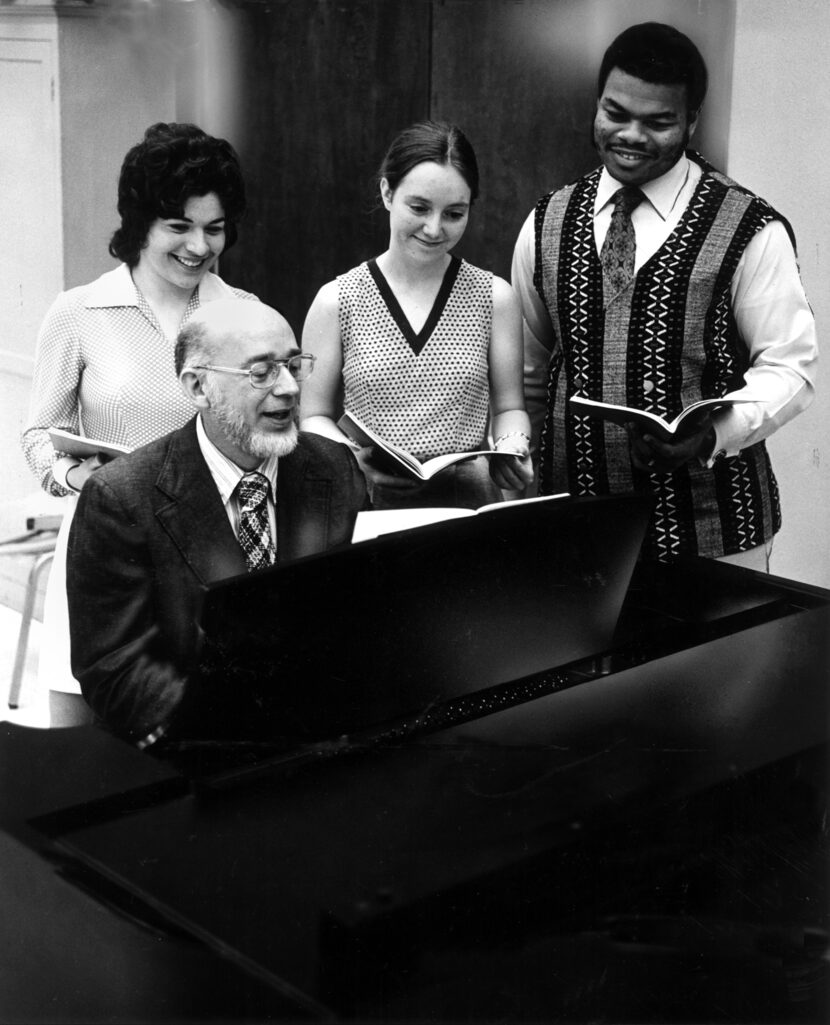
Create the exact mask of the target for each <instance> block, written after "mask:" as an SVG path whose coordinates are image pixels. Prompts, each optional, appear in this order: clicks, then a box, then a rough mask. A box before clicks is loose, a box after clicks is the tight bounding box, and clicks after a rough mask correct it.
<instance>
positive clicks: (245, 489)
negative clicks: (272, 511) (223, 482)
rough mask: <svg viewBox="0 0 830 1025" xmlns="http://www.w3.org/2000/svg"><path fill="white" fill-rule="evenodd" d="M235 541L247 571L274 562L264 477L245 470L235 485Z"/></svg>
mask: <svg viewBox="0 0 830 1025" xmlns="http://www.w3.org/2000/svg"><path fill="white" fill-rule="evenodd" d="M236 491H237V495H238V498H239V543H240V545H242V550H243V551H244V552H245V561H246V563H247V564H248V572H249V573H250V572H251V570H255V569H265V568H267V567H268V566H272V565H273V564H274V560H275V558H276V553H275V551H274V542H273V540H272V538H271V525H270V523H269V522H268V478H267V477H265V476H263V474H261V473H248V474H246V475H245V476H244V477H243V478H242V480H241V481H240V482H239V484H238V485H237V489H236Z"/></svg>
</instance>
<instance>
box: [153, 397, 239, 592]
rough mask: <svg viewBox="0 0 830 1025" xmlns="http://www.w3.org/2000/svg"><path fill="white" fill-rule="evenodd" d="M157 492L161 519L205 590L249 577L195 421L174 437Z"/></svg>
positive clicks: (157, 505)
mask: <svg viewBox="0 0 830 1025" xmlns="http://www.w3.org/2000/svg"><path fill="white" fill-rule="evenodd" d="M156 489H157V493H156V502H157V504H156V519H157V521H158V523H159V525H160V526H161V528H162V530H164V531H166V533H167V534H168V535H169V536H170V538H171V539H172V541H173V543H174V544H175V545H176V547H177V548H178V550H179V551H180V552H181V554H182V558H183V559H184V560H185V562H186V563H187V564H188V565H189V566H190V568H191V569H192V570H193V572H194V573H195V574H196V576H197V577H198V578H199V580H200V582H201V583H202V584H210V583H213V582H214V581H216V580H224V579H225V578H226V577H232V576H238V575H239V574H241V573H245V571H246V570H245V556H244V554H243V552H242V549H241V548H240V546H239V543H238V542H237V540H236V538H235V537H234V535H233V530H232V529H231V525H230V523H229V522H228V516H227V513H226V512H225V509H224V507H223V505H222V500H221V499H220V497H219V492H218V490H217V488H216V484H215V483H214V480H213V477H212V476H211V474H210V470H209V469H208V466H207V463H206V462H205V460H204V457H203V456H202V452H201V450H200V448H199V442H198V439H197V437H196V419H195V417H194V419H193V420H191V421H190V423H188V424H186V425H185V426H184V427H183V428H182V429H181V430H180V431H176V432H175V433H174V434H172V435H171V436H170V445H169V447H168V450H167V455H166V458H165V461H164V463H163V465H162V467H161V470H160V471H159V475H158V478H157V480H156Z"/></svg>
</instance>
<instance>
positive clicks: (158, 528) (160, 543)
mask: <svg viewBox="0 0 830 1025" xmlns="http://www.w3.org/2000/svg"><path fill="white" fill-rule="evenodd" d="M313 364H314V357H313V356H309V355H307V354H303V353H301V352H300V350H299V349H298V347H297V344H296V342H295V339H294V335H293V333H292V331H291V328H290V327H289V325H288V324H287V323H286V321H285V320H284V319H283V318H282V317H281V316H280V315H279V314H278V313H277V312H276V311H275V310H272V309H271V308H270V307H268V306H264V305H262V304H261V303H256V302H250V301H245V300H240V299H228V300H219V301H217V302H213V303H209V304H206V305H205V306H203V307H201V309H199V310H198V311H197V312H196V313H195V314H194V315H193V317H192V318H191V319H190V320H189V321H188V323H187V324H186V325H185V326H184V327H183V328H182V330H181V332H180V334H179V337H178V341H177V344H176V351H175V366H176V372H177V374H178V377H179V383H180V385H181V387H182V389H183V391H184V393H185V395H187V396H188V398H189V399H190V400H191V402H192V403H193V407H194V410H195V413H196V415H195V416H194V417H193V419H192V420H191V421H190V422H189V423H188V424H186V425H185V426H184V427H183V428H181V429H180V430H177V431H173V432H172V433H171V434H168V435H166V436H165V437H163V438H161V439H160V440H158V441H156V442H153V443H152V444H150V445H146V446H144V447H143V448H140V449H137V450H136V451H134V452H132V453H130V454H129V455H125V456H120V457H119V458H118V459H115V460H113V461H112V462H110V463H108V464H107V465H106V466H104V467H102V468H101V469H99V470H97V471H96V472H95V473H94V474H93V475H92V476H91V477H90V478H89V480H88V481H87V482H86V484H85V485H84V488H83V490H82V492H81V496H80V499H79V501H78V509H77V513H76V515H75V520H74V523H73V525H72V532H71V535H70V541H69V561H68V570H69V571H68V575H67V577H68V594H69V614H70V629H71V638H72V668H73V672H74V674H75V676H76V677H77V679H78V680H80V683H81V689H82V691H83V694H84V697H85V699H86V700H87V702H88V703H89V705H90V706H91V707H92V710H93V711H94V712H95V714H96V716H97V718H98V720H100V721H101V722H102V723H103V724H104V725H106V726H107V727H108V728H109V729H111V730H112V731H113V732H115V733H117V734H119V735H120V736H122V737H124V738H126V739H128V740H131V741H133V742H134V743H136V744H138V745H139V746H141V747H146V746H147V745H148V744H151V743H153V742H155V741H156V740H158V739H159V738H160V737H161V736H163V735H168V736H174V737H175V736H186V735H189V733H190V731H191V729H192V723H193V722H198V721H199V719H200V715H199V705H200V702H202V703H204V702H208V701H210V703H211V704H212V705H215V703H216V693H211V694H210V696H208V693H207V691H205V693H204V694H202V693H201V692H200V686H202V685H203V681H202V679H201V678H200V677H199V674H198V668H199V661H200V648H201V640H202V638H201V632H200V629H199V615H200V608H201V600H202V594H203V591H204V587H205V585H207V584H211V583H213V582H215V581H217V580H221V579H224V578H227V577H232V576H235V575H238V574H242V573H245V571H246V570H249V571H250V570H257V569H261V568H264V567H267V566H270V565H272V564H273V563H274V562H281V561H284V560H286V559H295V558H298V557H300V556H305V555H311V554H313V553H316V552H321V551H324V550H326V549H327V548H330V547H332V546H334V545H338V544H343V543H347V542H348V541H349V540H350V538H351V532H352V527H353V525H354V520H355V517H356V514H357V512H358V510H359V509H360V508H362V507H363V505H364V504H365V502H366V492H365V485H364V478H363V475H362V474H361V472H360V470H359V469H358V467H357V464H356V462H355V460H354V457H353V456H352V454H351V452H350V450H349V448H348V447H347V446H346V445H338V444H337V443H336V442H332V441H329V440H328V439H325V438H322V437H319V436H318V435H313V434H299V433H298V431H297V415H298V400H299V393H300V387H299V385H300V382H301V381H302V380H303V379H304V378H305V377H306V376H308V374H309V372H310V371H311V369H312V367H313ZM274 615H275V620H276V618H277V617H278V615H279V612H278V610H275V612H274ZM205 686H207V685H205ZM224 698H225V695H224V694H222V695H221V699H222V701H223V702H224ZM241 700H243V699H242V698H241V697H240V696H238V695H236V694H234V693H233V692H232V691H231V690H229V691H228V693H227V709H226V711H227V715H228V716H229V717H232V715H233V713H234V711H235V708H234V705H235V703H236V702H238V701H241ZM249 700H251V699H250V698H249ZM194 713H195V715H194Z"/></svg>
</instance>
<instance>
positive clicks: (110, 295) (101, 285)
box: [84, 263, 234, 309]
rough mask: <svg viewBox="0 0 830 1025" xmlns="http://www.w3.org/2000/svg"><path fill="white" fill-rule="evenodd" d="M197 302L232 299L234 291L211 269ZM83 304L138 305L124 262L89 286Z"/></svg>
mask: <svg viewBox="0 0 830 1025" xmlns="http://www.w3.org/2000/svg"><path fill="white" fill-rule="evenodd" d="M195 294H198V298H199V303H208V302H213V301H214V300H215V299H232V298H233V297H234V292H233V290H232V289H231V288H230V286H228V285H226V284H225V282H224V281H223V280H222V279H221V278H220V277H219V276H218V275H217V274H214V273H213V271H210V272H209V273H208V274H205V276H204V277H203V278H202V280H201V281H200V282H199V285H198V288H197V291H196V293H194V295H195ZM84 305H85V306H86V307H87V308H88V309H95V308H96V307H100V308H104V307H108V306H139V297H138V290H137V288H136V287H135V282H134V281H133V278H132V274H130V268H129V267H128V266H127V265H126V263H122V264H119V266H118V267H115V268H114V269H113V270H110V271H107V272H106V274H102V275H101V277H100V278H98V279H97V280H95V281H93V282H92V284H91V285H90V286H89V289H88V291H87V295H86V298H85V300H84Z"/></svg>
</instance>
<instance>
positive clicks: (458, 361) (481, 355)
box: [337, 257, 493, 459]
mask: <svg viewBox="0 0 830 1025" xmlns="http://www.w3.org/2000/svg"><path fill="white" fill-rule="evenodd" d="M337 283H338V289H339V320H340V336H341V342H342V347H343V386H344V406H345V408H346V409H348V410H349V411H350V412H352V413H355V414H356V415H357V416H358V417H359V418H360V419H361V420H363V421H364V422H365V423H366V424H368V426H369V427H370V428H371V429H372V430H374V431H376V432H377V433H378V434H380V436H381V437H383V438H385V439H386V440H387V441H390V442H392V444H394V445H398V446H399V447H401V448H405V449H407V451H409V452H411V453H412V454H413V455H415V456H417V457H418V458H419V459H428V458H431V457H432V456H437V455H444V454H445V453H448V452H468V451H472V450H475V449H478V448H481V447H482V446H483V443H484V440H485V435H486V431H487V417H488V412H489V397H490V389H489V359H488V354H489V347H490V333H491V330H492V325H493V276H492V274H491V273H490V272H489V271H484V270H480V269H479V268H478V267H474V266H473V265H472V264H469V263H467V262H466V261H465V260H460V259H458V258H457V257H452V258H451V260H450V265H449V267H448V268H447V271H446V273H445V275H444V279H443V281H442V283H441V287H440V288H439V290H438V294H437V296H436V298H435V302H434V304H433V308H432V310H431V311H430V313H429V316H428V317H427V319H426V321H425V322H424V326H423V327H422V328H421V330H420V331H418V332H415V331H414V330H413V328H412V325H411V324H410V323H409V321H408V320H407V318H406V316H405V314H404V312H403V310H402V309H401V306H400V303H399V302H398V300H397V299H396V297H395V294H394V293H393V291H392V289H391V287H390V285H389V282H388V281H387V280H386V278H385V277H384V275H383V272H382V271H381V270H380V268H379V267H378V266H377V263H376V262H375V261H374V260H371V261H369V262H367V263H362V264H360V265H359V266H358V267H355V268H353V269H352V270H350V271H348V273H346V274H343V275H340V277H338V279H337Z"/></svg>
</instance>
